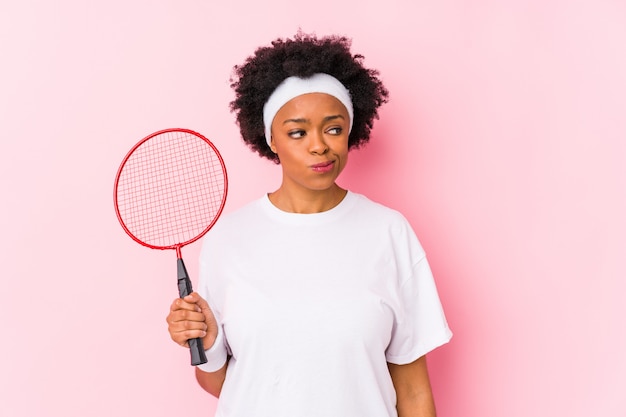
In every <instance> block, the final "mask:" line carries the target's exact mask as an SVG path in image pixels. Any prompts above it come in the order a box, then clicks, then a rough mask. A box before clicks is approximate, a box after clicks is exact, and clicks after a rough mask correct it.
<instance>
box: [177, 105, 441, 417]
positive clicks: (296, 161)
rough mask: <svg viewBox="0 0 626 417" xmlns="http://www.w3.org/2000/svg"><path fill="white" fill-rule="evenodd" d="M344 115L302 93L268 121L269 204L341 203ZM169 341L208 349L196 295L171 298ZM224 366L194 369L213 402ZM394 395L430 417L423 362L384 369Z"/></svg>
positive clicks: (310, 207)
mask: <svg viewBox="0 0 626 417" xmlns="http://www.w3.org/2000/svg"><path fill="white" fill-rule="evenodd" d="M349 127H350V124H349V116H348V112H347V110H346V108H345V107H344V106H343V104H341V102H340V101H339V100H337V99H336V98H335V97H332V96H330V95H327V94H323V93H311V94H304V95H301V96H298V97H295V98H293V99H292V100H290V101H289V102H287V103H286V104H285V105H284V106H283V107H282V108H281V109H280V110H279V111H278V113H276V116H275V118H274V120H273V122H272V140H271V146H270V147H271V149H272V151H273V152H274V153H276V154H277V155H278V157H279V159H280V164H281V167H282V171H283V176H282V183H281V186H280V187H279V188H278V189H277V190H276V191H274V192H273V193H270V194H269V195H268V196H269V199H270V201H271V202H272V203H273V204H274V205H275V206H276V207H278V208H279V209H281V210H283V211H286V212H291V213H320V212H323V211H327V210H330V209H331V208H333V207H335V206H336V205H337V204H339V203H340V202H341V200H342V199H343V198H344V197H345V195H346V192H347V191H346V190H345V189H342V188H341V187H339V186H338V185H337V184H336V180H337V178H338V177H339V174H341V171H343V169H344V168H345V166H346V164H347V162H348V135H349ZM167 323H168V331H169V333H170V336H171V338H172V340H174V341H175V342H176V343H178V344H179V345H181V346H188V345H187V340H188V339H191V338H196V337H201V338H203V342H204V347H205V349H209V347H211V346H212V345H213V343H214V341H215V338H216V337H217V323H216V321H215V317H214V316H213V313H212V312H211V310H210V308H209V306H208V304H207V302H206V301H205V300H204V299H202V297H200V296H199V295H198V294H197V293H193V294H191V295H189V296H187V297H185V298H184V299H176V300H174V302H173V303H172V305H171V307H170V313H169V315H168V316H167ZM227 367H228V362H227V363H226V364H225V365H224V367H223V368H222V369H220V370H218V371H217V372H211V373H209V372H203V371H201V370H199V369H198V368H196V379H197V380H198V383H199V384H200V386H201V387H202V388H204V389H205V390H206V391H207V392H209V393H210V394H212V395H214V396H215V397H219V394H220V392H221V389H222V385H223V383H224V379H225V377H226V369H227ZM388 368H389V374H390V375H391V378H392V381H393V384H394V388H395V390H396V394H397V409H398V415H399V417H435V406H434V401H433V396H432V390H431V386H430V380H429V377H428V369H427V366H426V358H425V357H421V358H419V359H417V360H416V361H415V362H412V363H410V364H406V365H394V364H388Z"/></svg>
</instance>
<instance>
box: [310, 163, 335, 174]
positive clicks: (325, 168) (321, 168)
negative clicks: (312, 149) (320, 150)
mask: <svg viewBox="0 0 626 417" xmlns="http://www.w3.org/2000/svg"><path fill="white" fill-rule="evenodd" d="M334 166H335V161H326V162H321V163H319V164H315V165H311V169H312V170H313V171H315V172H321V173H325V172H329V171H331V170H332V169H333V167H334Z"/></svg>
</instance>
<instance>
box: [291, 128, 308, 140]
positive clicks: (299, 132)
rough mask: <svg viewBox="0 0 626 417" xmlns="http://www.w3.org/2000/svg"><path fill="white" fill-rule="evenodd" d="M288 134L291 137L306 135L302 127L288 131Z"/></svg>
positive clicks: (297, 137) (299, 137)
mask: <svg viewBox="0 0 626 417" xmlns="http://www.w3.org/2000/svg"><path fill="white" fill-rule="evenodd" d="M288 135H289V137H290V138H292V139H302V138H303V137H304V136H305V135H306V132H305V131H304V130H302V129H296V130H291V131H289V133H288Z"/></svg>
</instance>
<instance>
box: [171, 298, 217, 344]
mask: <svg viewBox="0 0 626 417" xmlns="http://www.w3.org/2000/svg"><path fill="white" fill-rule="evenodd" d="M166 321H167V325H168V326H167V330H168V331H169V333H170V337H171V338H172V340H173V341H174V342H176V343H177V344H179V345H181V346H185V347H189V343H188V342H187V341H188V340H189V339H195V338H197V337H199V338H202V343H203V344H204V349H209V348H210V347H211V346H213V343H214V342H215V338H216V337H217V321H216V320H215V316H214V315H213V312H212V311H211V309H210V308H209V304H208V303H207V302H206V301H205V300H204V299H203V298H202V297H200V295H198V293H196V292H193V293H191V294H189V295H188V296H186V297H185V298H177V299H175V300H174V301H173V302H172V305H171V306H170V313H169V314H168V315H167V319H166Z"/></svg>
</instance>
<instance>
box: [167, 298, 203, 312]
mask: <svg viewBox="0 0 626 417" xmlns="http://www.w3.org/2000/svg"><path fill="white" fill-rule="evenodd" d="M178 310H189V311H201V309H200V307H198V305H197V304H196V303H195V302H188V301H186V300H183V299H182V298H177V299H175V300H174V301H173V302H172V305H171V306H170V311H178Z"/></svg>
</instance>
